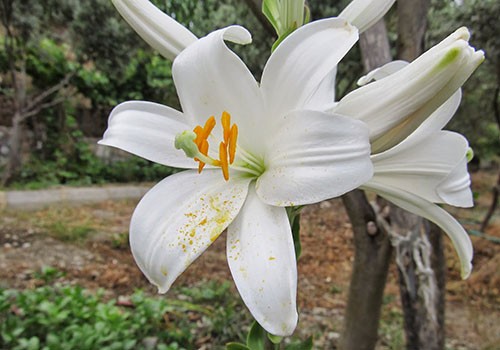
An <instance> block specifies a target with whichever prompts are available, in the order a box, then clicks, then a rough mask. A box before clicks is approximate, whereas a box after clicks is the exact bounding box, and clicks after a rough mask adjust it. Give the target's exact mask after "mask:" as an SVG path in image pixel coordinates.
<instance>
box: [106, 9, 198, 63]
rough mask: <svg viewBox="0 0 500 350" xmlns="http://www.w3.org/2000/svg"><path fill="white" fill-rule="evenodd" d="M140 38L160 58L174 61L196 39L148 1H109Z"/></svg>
mask: <svg viewBox="0 0 500 350" xmlns="http://www.w3.org/2000/svg"><path fill="white" fill-rule="evenodd" d="M111 1H112V2H113V4H114V5H115V7H116V9H117V10H118V12H119V13H120V14H121V15H122V17H123V18H124V19H125V20H126V21H127V22H128V24H129V25H130V26H131V27H132V28H134V30H135V31H136V32H137V34H139V35H140V36H141V38H142V39H143V40H144V41H145V42H147V43H148V44H149V45H151V46H152V47H153V48H154V49H156V50H157V51H158V52H159V53H160V54H161V55H162V56H164V57H166V58H168V59H172V60H173V59H174V58H175V57H176V56H177V55H178V54H179V53H180V52H181V51H182V50H184V49H185V48H186V47H188V46H189V45H191V44H192V43H194V42H195V41H196V40H197V39H198V38H197V37H196V36H195V35H194V34H193V33H191V31H190V30H189V29H187V28H186V27H184V26H183V25H182V24H180V23H179V22H177V21H176V20H174V19H173V18H172V17H170V16H168V15H167V14H165V13H163V12H162V11H161V10H160V9H158V8H157V7H156V6H154V5H153V4H152V3H151V2H149V1H148V0H111Z"/></svg>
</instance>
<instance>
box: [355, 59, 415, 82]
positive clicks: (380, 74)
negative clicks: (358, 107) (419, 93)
mask: <svg viewBox="0 0 500 350" xmlns="http://www.w3.org/2000/svg"><path fill="white" fill-rule="evenodd" d="M409 64H410V63H409V62H406V61H402V60H396V61H391V62H389V63H386V64H384V65H383V66H382V67H379V68H376V69H374V70H372V71H371V72H369V73H368V74H367V75H364V76H362V77H361V78H359V80H358V82H357V84H358V85H359V86H363V85H366V84H368V83H370V82H372V81H373V80H381V79H383V78H386V77H388V76H389V75H391V74H394V73H396V72H398V71H400V70H401V69H403V68H404V67H406V66H407V65H409Z"/></svg>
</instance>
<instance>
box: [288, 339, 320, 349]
mask: <svg viewBox="0 0 500 350" xmlns="http://www.w3.org/2000/svg"><path fill="white" fill-rule="evenodd" d="M312 347H313V337H312V336H311V337H309V338H307V339H306V340H304V341H303V342H300V343H292V344H288V345H286V346H285V350H311V349H312Z"/></svg>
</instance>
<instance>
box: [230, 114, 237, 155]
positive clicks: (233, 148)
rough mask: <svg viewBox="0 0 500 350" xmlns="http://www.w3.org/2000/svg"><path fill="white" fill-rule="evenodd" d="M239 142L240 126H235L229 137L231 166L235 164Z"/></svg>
mask: <svg viewBox="0 0 500 350" xmlns="http://www.w3.org/2000/svg"><path fill="white" fill-rule="evenodd" d="M237 141H238V126H237V125H236V124H233V126H232V127H231V133H230V135H229V164H233V162H234V156H235V155H236V143H237Z"/></svg>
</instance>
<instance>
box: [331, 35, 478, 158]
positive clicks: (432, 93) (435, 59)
mask: <svg viewBox="0 0 500 350" xmlns="http://www.w3.org/2000/svg"><path fill="white" fill-rule="evenodd" d="M450 37H452V38H455V37H456V35H451V36H450ZM459 38H461V36H459ZM444 42H447V43H449V44H447V45H442V44H439V45H437V47H438V48H439V49H436V48H433V49H431V50H429V51H428V52H426V53H425V54H423V55H422V56H420V57H419V58H418V59H416V60H415V61H414V62H412V63H410V64H409V65H408V66H406V67H405V68H403V69H401V70H399V71H398V72H396V73H394V74H392V75H390V76H388V77H386V78H384V79H381V80H379V81H376V82H373V83H371V84H368V85H365V86H363V87H361V88H359V89H356V90H354V91H353V92H351V93H350V94H348V95H347V96H346V97H344V98H343V99H342V100H341V101H340V102H339V103H338V104H337V105H336V106H335V107H334V108H333V110H332V112H335V113H339V114H342V115H346V116H351V117H353V118H356V119H360V120H362V121H364V122H365V123H367V124H368V126H369V128H370V140H371V142H372V152H373V153H378V152H381V151H384V150H387V149H389V148H391V147H393V146H394V145H396V144H398V143H400V142H401V141H402V140H403V139H405V138H406V137H407V136H408V135H409V134H411V133H412V132H413V131H414V130H415V129H416V128H417V127H418V126H419V125H420V124H421V123H422V122H423V121H424V120H425V119H427V118H428V117H429V116H430V115H431V114H432V113H433V112H434V111H435V110H436V109H438V108H439V107H440V106H441V105H442V104H443V103H444V102H445V101H446V100H448V99H449V98H450V97H451V96H452V95H453V94H454V93H455V92H456V91H457V90H458V89H459V88H460V86H461V85H462V84H463V83H464V82H465V80H466V79H467V78H468V77H469V76H470V75H471V74H472V72H473V71H474V69H475V68H476V67H477V66H478V65H479V64H480V63H481V62H482V60H483V59H484V54H483V53H482V52H481V51H477V52H476V51H474V49H473V48H472V47H470V46H469V44H468V42H466V41H465V40H462V39H457V40H455V41H450V40H449V39H445V40H444Z"/></svg>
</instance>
